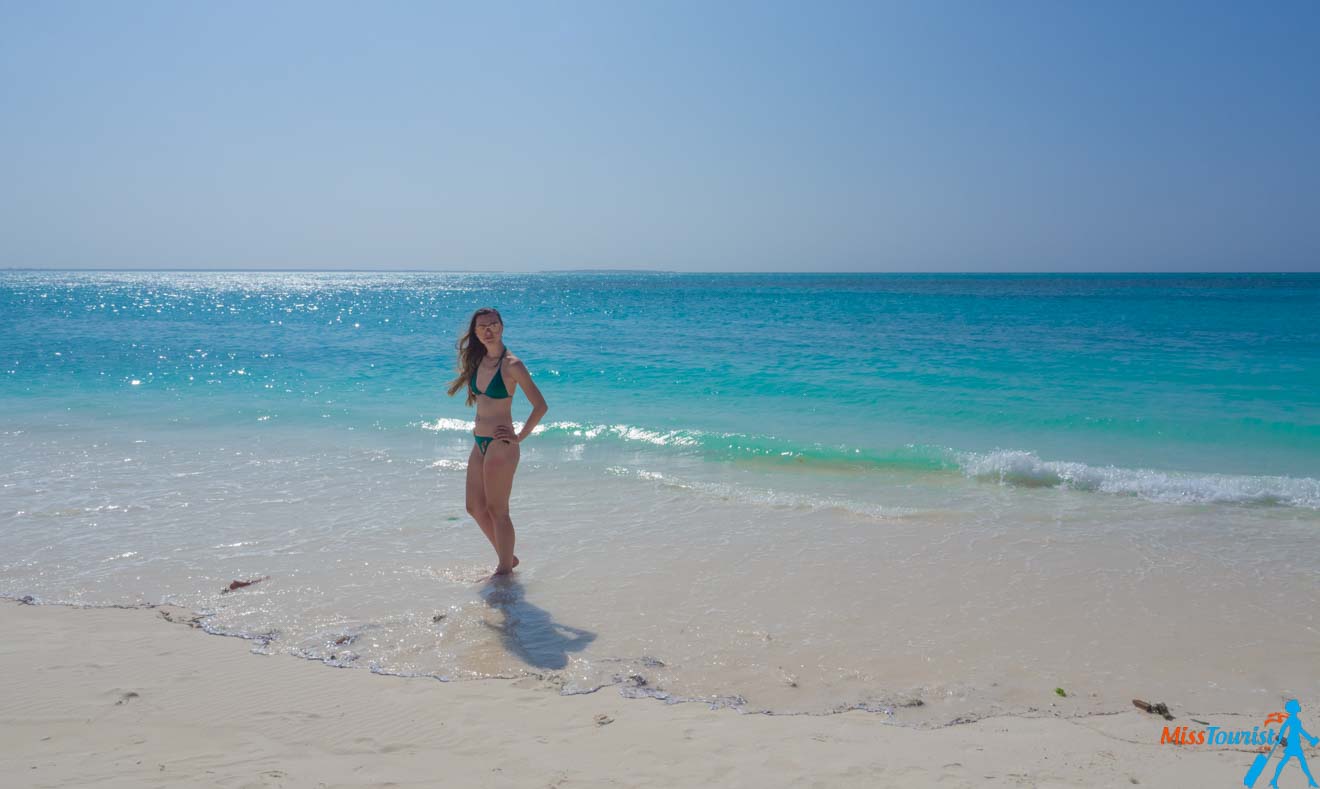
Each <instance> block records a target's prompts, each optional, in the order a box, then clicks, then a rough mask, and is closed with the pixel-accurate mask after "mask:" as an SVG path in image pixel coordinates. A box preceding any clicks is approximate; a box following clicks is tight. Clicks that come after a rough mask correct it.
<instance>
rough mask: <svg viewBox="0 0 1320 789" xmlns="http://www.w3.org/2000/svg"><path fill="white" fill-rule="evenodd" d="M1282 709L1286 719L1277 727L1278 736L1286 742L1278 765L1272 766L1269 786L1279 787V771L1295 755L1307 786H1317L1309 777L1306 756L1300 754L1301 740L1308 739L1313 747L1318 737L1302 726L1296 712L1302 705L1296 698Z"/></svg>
mask: <svg viewBox="0 0 1320 789" xmlns="http://www.w3.org/2000/svg"><path fill="white" fill-rule="evenodd" d="M1283 709H1284V710H1285V711H1286V712H1287V713H1288V720H1287V721H1286V722H1285V723H1284V724H1283V726H1281V727H1279V736H1280V737H1286V738H1287V744H1286V745H1284V746H1283V759H1282V760H1280V761H1279V766H1278V767H1276V768H1274V778H1272V779H1271V780H1270V786H1272V787H1274V789H1278V787H1279V773H1281V772H1283V766H1284V765H1285V764H1287V763H1288V760H1289V759H1291V758H1293V757H1294V756H1296V757H1297V761H1298V763H1299V764H1301V765H1302V772H1304V773H1306V780H1307V781H1308V783H1307V785H1308V786H1317V784H1316V782H1315V778H1313V777H1311V768H1310V767H1309V766H1308V765H1307V764H1306V757H1305V756H1303V755H1302V740H1304V739H1305V740H1308V741H1310V743H1311V747H1312V748H1314V747H1315V746H1316V744H1317V743H1320V738H1316V737H1314V736H1312V735H1311V733H1310V732H1308V731H1307V730H1306V729H1303V728H1302V719H1301V718H1299V717H1297V714H1298V713H1299V712H1301V711H1302V705H1301V704H1298V703H1297V699H1292V700H1291V701H1289V702H1288V703H1287V704H1285V705H1283Z"/></svg>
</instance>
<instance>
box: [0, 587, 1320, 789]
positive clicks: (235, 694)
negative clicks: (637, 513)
mask: <svg viewBox="0 0 1320 789" xmlns="http://www.w3.org/2000/svg"><path fill="white" fill-rule="evenodd" d="M189 618H190V617H189V614H188V612H186V611H183V610H181V609H176V608H170V607H149V608H122V609H117V608H96V609H82V608H71V607H64V606H34V605H23V604H19V603H17V602H15V601H10V600H7V601H4V602H3V604H0V627H3V632H4V633H5V635H6V638H5V640H4V642H3V644H0V698H3V699H4V701H5V703H4V707H3V712H0V777H2V778H3V784H4V785H5V786H6V787H28V786H30V787H56V786H58V787H73V786H125V787H128V786H133V787H140V786H169V787H177V786H225V787H260V786H285V787H303V786H306V787H335V786H464V787H467V786H473V787H475V786H490V787H506V786H507V787H585V786H601V787H603V786H616V787H618V786H665V787H669V786H747V787H766V786H818V787H840V786H858V787H862V786H866V787H875V786H896V787H899V786H901V787H917V786H941V787H949V786H968V787H970V786H978V787H979V786H1038V787H1051V786H1133V785H1143V786H1156V787H1210V786H1234V785H1239V783H1240V781H1241V776H1242V774H1243V773H1244V772H1245V770H1246V768H1247V766H1248V765H1249V764H1250V762H1251V755H1250V753H1249V752H1248V751H1247V749H1245V748H1233V747H1227V748H1225V747H1220V748H1211V747H1209V746H1206V747H1190V746H1188V747H1178V746H1173V745H1160V744H1159V738H1160V732H1161V730H1162V728H1163V726H1164V725H1165V722H1164V721H1163V720H1162V719H1160V718H1158V717H1156V716H1152V715H1149V714H1146V713H1143V712H1140V711H1137V710H1135V709H1133V710H1132V711H1127V712H1123V713H1119V714H1113V715H1093V716H1087V717H1071V718H1070V717H1062V716H1055V715H1052V714H1050V713H1049V712H1043V713H1042V714H1041V716H1040V717H1000V718H987V719H984V720H980V721H977V722H974V723H969V724H963V725H952V726H946V727H943V728H937V729H933V730H920V729H913V728H906V727H901V726H895V725H892V724H889V723H887V722H886V719H885V717H884V716H883V715H879V714H875V713H866V712H860V711H853V712H846V713H840V714H833V715H823V716H810V715H792V716H773V715H749V714H739V713H737V712H735V711H733V710H728V709H718V710H714V709H710V708H709V707H708V706H706V705H702V704H696V703H684V704H664V703H661V702H658V701H655V700H651V699H628V698H623V697H621V696H620V695H619V693H618V692H617V690H616V689H614V688H606V689H604V690H602V691H600V692H597V693H593V694H587V695H578V696H561V695H559V694H558V693H557V692H556V689H555V688H554V687H553V686H552V684H551V683H547V682H543V681H539V680H536V679H533V678H524V679H521V680H490V681H465V682H448V683H445V682H439V681H436V680H434V679H425V678H401V677H390V676H378V675H374V674H372V673H370V672H369V671H366V670H363V669H336V668H331V667H327V666H325V665H322V664H320V663H315V662H311V661H306V660H300V659H298V658H294V657H291V656H288V655H257V654H252V653H251V647H252V643H251V642H249V641H245V640H243V639H238V638H226V637H219V636H211V635H207V634H206V633H204V632H203V631H201V630H198V629H196V628H193V627H190V626H189V624H188V620H189ZM1174 713H1175V714H1177V713H1179V711H1178V710H1174ZM1199 717H1201V719H1202V720H1205V721H1206V722H1207V723H1211V724H1215V725H1220V726H1227V727H1234V728H1236V727H1241V726H1245V727H1246V728H1250V727H1251V726H1253V725H1258V724H1259V723H1260V720H1259V718H1262V717H1263V714H1261V715H1257V714H1255V712H1254V711H1251V712H1243V713H1240V714H1233V715H1227V714H1220V715H1214V716H1209V717H1204V716H1199ZM1177 722H1178V723H1184V724H1188V725H1198V724H1194V723H1191V722H1190V721H1189V720H1188V719H1187V717H1186V716H1181V717H1180V718H1179V720H1178V721H1177ZM1308 751H1313V749H1308ZM1271 769H1272V764H1271ZM1281 784H1282V785H1284V786H1288V785H1296V786H1301V785H1302V784H1303V779H1302V777H1301V775H1300V773H1298V772H1297V771H1296V769H1295V767H1293V766H1291V765H1290V767H1289V769H1288V771H1287V772H1286V773H1285V776H1284V778H1283V779H1282V780H1281ZM1262 785H1263V782H1262Z"/></svg>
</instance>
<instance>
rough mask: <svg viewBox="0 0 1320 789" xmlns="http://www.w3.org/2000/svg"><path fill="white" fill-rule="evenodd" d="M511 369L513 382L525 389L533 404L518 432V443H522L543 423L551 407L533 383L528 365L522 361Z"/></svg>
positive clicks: (514, 364) (517, 362) (524, 391)
mask: <svg viewBox="0 0 1320 789" xmlns="http://www.w3.org/2000/svg"><path fill="white" fill-rule="evenodd" d="M510 367H511V372H512V373H513V376H512V377H513V380H515V381H517V382H518V385H519V386H521V387H522V388H523V393H524V394H526V395H527V400H528V401H529V402H531V404H532V413H531V415H530V416H528V417H527V423H526V424H524V425H523V428H522V430H520V431H519V432H518V442H519V443H522V440H523V439H524V438H527V437H528V436H530V435H531V434H532V431H533V430H535V429H536V425H537V423H539V422H540V421H541V417H543V416H545V412H546V411H549V410H550V406H548V405H546V404H545V397H544V396H543V395H542V394H541V390H540V389H537V388H536V384H535V383H534V382H533V381H532V374H531V373H530V372H528V371H527V365H525V364H523V363H522V360H521V359H519V360H518V361H516V362H514V363H513V364H512V365H510Z"/></svg>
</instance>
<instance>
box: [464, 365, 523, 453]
mask: <svg viewBox="0 0 1320 789" xmlns="http://www.w3.org/2000/svg"><path fill="white" fill-rule="evenodd" d="M508 352H509V349H508V348H505V349H504V351H503V353H501V354H500V360H499V361H498V362H496V363H495V374H494V375H493V376H491V378H490V383H488V384H486V391H484V392H483V391H481V390H479V389H477V370H473V371H472V377H471V378H469V379H468V389H470V390H471V391H472V394H474V395H485V396H486V397H489V398H490V399H492V400H504V399H506V398H509V397H513V395H511V394H509V390H508V389H507V388H505V386H504V376H503V375H502V374H501V372H500V370H501V368H502V367H503V366H504V354H507V353H508ZM472 438H473V439H474V440H475V441H476V442H477V449H480V450H481V454H482V455H485V454H486V448H487V447H489V446H490V442H492V441H494V440H495V436H476V435H474V436H472Z"/></svg>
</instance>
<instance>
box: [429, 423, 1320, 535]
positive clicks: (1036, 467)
mask: <svg viewBox="0 0 1320 789" xmlns="http://www.w3.org/2000/svg"><path fill="white" fill-rule="evenodd" d="M421 427H422V428H423V429H426V430H435V431H465V432H470V431H471V430H472V428H473V423H472V422H471V421H467V420H462V419H448V418H441V419H437V420H435V421H434V422H426V423H422V424H421ZM515 429H521V425H520V424H518V423H515ZM532 432H533V434H534V435H544V436H548V437H561V438H563V439H566V440H570V441H573V442H595V441H600V442H614V443H621V444H625V445H626V444H634V445H636V444H645V445H649V446H653V447H657V448H662V449H665V450H669V451H674V452H679V453H693V454H698V455H700V456H703V457H705V458H708V459H713V460H722V461H729V462H735V463H740V464H753V465H763V466H765V467H767V468H774V469H783V470H789V471H820V472H831V471H833V472H847V473H868V472H872V473H874V472H886V471H888V472H904V471H906V472H914V473H943V474H949V473H954V474H961V475H963V476H965V477H967V478H969V479H974V480H978V481H981V482H995V483H998V484H1000V485H1007V486H1014V487H1024V488H1061V489H1068V490H1083V491H1092V492H1096V493H1106V494H1116V495H1126V496H1136V497H1138V498H1142V499H1146V500H1149V501H1155V502H1160V503H1167V504H1236V505H1253V506H1284V507H1301V508H1306V509H1320V479H1316V478H1313V477H1284V476H1268V475H1235V474H1217V473H1209V472H1180V471H1164V470H1157V469H1146V468H1124V467H1118V466H1095V465H1090V464H1088V463H1083V462H1077V461H1064V460H1043V459H1041V458H1040V457H1039V456H1038V455H1037V454H1036V453H1034V452H1032V451H1030V450H1025V449H995V450H991V451H988V452H970V451H961V450H957V449H954V448H951V447H940V446H930V445H920V444H907V445H905V446H902V447H897V448H893V449H891V450H889V451H881V452H877V451H874V450H867V449H861V448H855V447H848V446H831V445H825V444H809V445H807V444H795V443H793V442H790V441H787V440H784V439H779V438H775V437H773V436H750V435H746V434H742V433H719V432H713V431H703V430H693V429H675V430H659V429H654V428H647V427H641V426H637V425H627V424H614V425H606V424H596V425H591V424H582V423H579V422H552V423H549V424H545V425H538V426H537V427H536V429H535V430H533V431H532ZM446 468H447V467H446ZM610 473H618V470H617V467H612V469H611V471H610ZM645 473H651V472H645ZM639 476H640V473H639ZM684 484H685V485H686V486H688V487H691V488H692V489H693V490H696V489H697V487H698V486H699V485H700V484H704V483H684ZM702 492H707V493H714V494H716V495H722V494H721V493H720V492H719V491H714V490H710V491H702ZM766 496H768V498H767V497H766ZM766 496H760V495H758V496H757V498H758V499H763V500H764V502H763V503H769V504H771V505H772V506H780V505H781V504H782V505H786V506H807V507H810V508H813V509H814V508H817V507H820V506H826V507H832V506H838V505H837V504H832V503H825V502H824V501H823V500H822V501H812V502H806V501H805V500H803V501H789V498H791V497H789V498H784V497H785V496H788V494H775V495H769V494H766ZM846 508H847V509H853V507H851V506H850V507H846ZM864 514H868V515H879V513H872V512H867V513H864ZM893 514H894V513H893V512H888V511H887V512H885V513H884V515H883V516H882V517H892V516H893Z"/></svg>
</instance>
